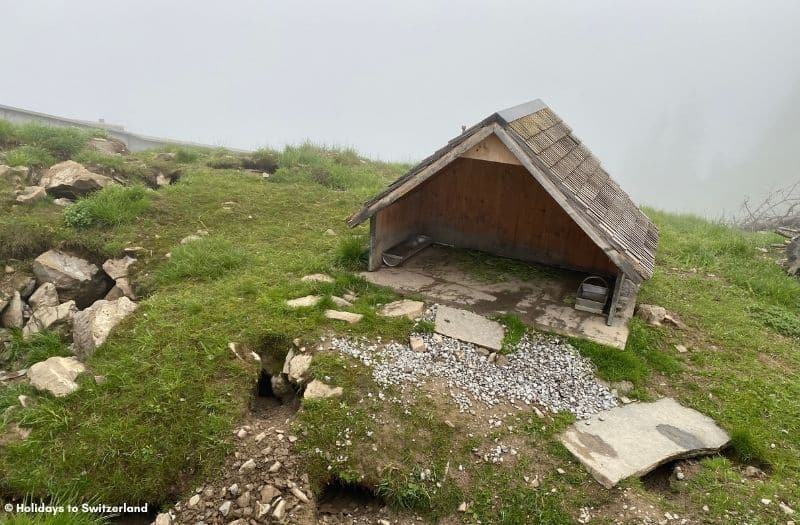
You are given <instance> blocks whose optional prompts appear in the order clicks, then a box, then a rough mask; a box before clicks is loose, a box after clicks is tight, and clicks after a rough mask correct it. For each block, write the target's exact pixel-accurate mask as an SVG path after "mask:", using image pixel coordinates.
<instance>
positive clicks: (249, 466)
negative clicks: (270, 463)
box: [239, 458, 256, 507]
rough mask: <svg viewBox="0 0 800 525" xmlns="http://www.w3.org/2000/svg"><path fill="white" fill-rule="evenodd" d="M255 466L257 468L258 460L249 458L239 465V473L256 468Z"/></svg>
mask: <svg viewBox="0 0 800 525" xmlns="http://www.w3.org/2000/svg"><path fill="white" fill-rule="evenodd" d="M255 468H256V462H255V461H254V460H253V459H252V458H251V459H248V460H247V461H245V462H244V463H242V466H241V467H239V474H241V473H243V472H247V471H248V470H254V469H255ZM242 506H243V507H246V506H247V505H242Z"/></svg>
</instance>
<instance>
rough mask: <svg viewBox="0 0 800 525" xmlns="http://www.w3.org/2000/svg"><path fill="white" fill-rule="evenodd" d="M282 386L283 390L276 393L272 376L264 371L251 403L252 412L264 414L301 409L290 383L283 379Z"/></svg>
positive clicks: (260, 375)
mask: <svg viewBox="0 0 800 525" xmlns="http://www.w3.org/2000/svg"><path fill="white" fill-rule="evenodd" d="M279 377H280V376H279ZM281 384H282V385H283V386H282V390H281V391H279V392H275V389H274V388H273V380H272V376H271V375H270V374H269V372H267V371H266V370H263V369H262V370H261V373H260V374H259V376H258V382H257V383H256V388H255V395H254V396H253V401H252V402H251V406H250V409H251V412H253V413H260V414H263V413H265V412H269V411H271V410H274V409H276V408H279V407H288V408H289V409H290V410H292V411H296V410H297V409H298V408H300V402H299V400H298V399H297V396H296V395H295V391H294V389H293V388H292V387H291V385H289V383H288V381H286V379H285V378H282V381H281Z"/></svg>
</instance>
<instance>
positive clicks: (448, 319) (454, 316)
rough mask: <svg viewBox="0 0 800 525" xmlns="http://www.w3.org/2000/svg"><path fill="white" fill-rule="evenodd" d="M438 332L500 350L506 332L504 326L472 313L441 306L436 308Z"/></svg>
mask: <svg viewBox="0 0 800 525" xmlns="http://www.w3.org/2000/svg"><path fill="white" fill-rule="evenodd" d="M434 329H435V330H436V332H438V333H440V334H442V335H445V336H447V337H452V338H453V339H458V340H459V341H466V342H468V343H474V344H476V345H478V346H482V347H484V348H489V349H492V350H500V348H501V347H502V346H503V336H504V335H505V331H504V330H503V325H501V324H500V323H498V322H496V321H492V320H490V319H487V318H485V317H483V316H482V315H478V314H475V313H472V312H468V311H466V310H460V309H458V308H451V307H449V306H442V305H439V306H437V307H436V326H435V328H434Z"/></svg>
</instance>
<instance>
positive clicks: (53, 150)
mask: <svg viewBox="0 0 800 525" xmlns="http://www.w3.org/2000/svg"><path fill="white" fill-rule="evenodd" d="M17 135H18V137H19V140H20V142H21V143H23V144H27V145H30V146H38V147H40V148H43V149H45V150H47V151H48V152H50V154H51V155H53V156H54V157H56V158H57V159H59V160H67V159H70V158H72V157H73V156H74V155H76V154H77V153H78V152H79V151H80V150H82V149H83V147H84V146H85V145H86V142H87V141H88V140H89V138H90V137H91V136H92V135H91V134H90V133H88V132H86V131H84V130H80V129H77V128H56V127H50V126H43V125H41V124H33V123H31V124H23V125H22V126H20V127H19V129H18V132H17Z"/></svg>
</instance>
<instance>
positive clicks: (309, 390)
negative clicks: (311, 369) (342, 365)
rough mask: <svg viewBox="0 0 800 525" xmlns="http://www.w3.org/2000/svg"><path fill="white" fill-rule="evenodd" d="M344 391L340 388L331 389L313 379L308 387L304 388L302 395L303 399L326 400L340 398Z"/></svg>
mask: <svg viewBox="0 0 800 525" xmlns="http://www.w3.org/2000/svg"><path fill="white" fill-rule="evenodd" d="M343 393H344V391H343V390H342V387H340V386H337V387H332V386H330V385H327V384H325V383H323V382H322V381H320V380H318V379H314V380H313V381H311V382H310V383H309V384H308V386H307V387H306V391H305V393H304V394H303V398H304V399H327V398H329V397H340V396H341V395H342V394H343Z"/></svg>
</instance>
